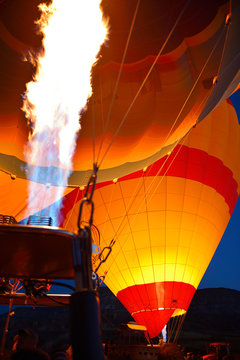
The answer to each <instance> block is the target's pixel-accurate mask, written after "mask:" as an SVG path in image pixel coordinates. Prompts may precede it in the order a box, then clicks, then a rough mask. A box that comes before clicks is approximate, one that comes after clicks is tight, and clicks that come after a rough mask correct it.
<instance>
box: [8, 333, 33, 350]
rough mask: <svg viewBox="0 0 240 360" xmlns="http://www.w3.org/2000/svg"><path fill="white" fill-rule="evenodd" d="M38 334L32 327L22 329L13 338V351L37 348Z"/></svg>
mask: <svg viewBox="0 0 240 360" xmlns="http://www.w3.org/2000/svg"><path fill="white" fill-rule="evenodd" d="M37 343H38V335H37V334H36V333H35V332H34V331H33V330H31V329H20V330H18V334H17V335H16V336H15V337H14V339H13V347H12V350H13V351H19V350H25V349H27V350H35V349H36V348H37Z"/></svg>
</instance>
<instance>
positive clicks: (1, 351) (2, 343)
mask: <svg viewBox="0 0 240 360" xmlns="http://www.w3.org/2000/svg"><path fill="white" fill-rule="evenodd" d="M12 306H13V298H10V300H9V307H8V314H7V319H6V322H5V326H4V330H3V335H2V339H1V347H0V357H1V358H2V359H3V358H4V352H5V344H6V338H7V333H8V327H9V321H10V317H11V311H12Z"/></svg>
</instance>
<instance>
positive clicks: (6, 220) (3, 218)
mask: <svg viewBox="0 0 240 360" xmlns="http://www.w3.org/2000/svg"><path fill="white" fill-rule="evenodd" d="M4 224H17V221H16V219H15V218H14V217H13V216H11V215H2V214H0V225H4Z"/></svg>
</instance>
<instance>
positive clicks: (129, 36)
mask: <svg viewBox="0 0 240 360" xmlns="http://www.w3.org/2000/svg"><path fill="white" fill-rule="evenodd" d="M140 1H141V0H138V2H137V5H136V8H135V11H134V14H133V18H132V22H131V26H130V29H129V33H128V38H127V41H126V45H125V48H124V52H123V56H122V61H121V65H120V69H119V72H118V77H117V80H116V83H115V87H114V91H113V95H112V100H111V104H110V107H109V111H108V115H107V119H106V123H105V127H104V132H103V136H102V141H101V144H100V147H99V150H98V156H97V163H98V161H99V157H100V153H101V150H102V146H103V142H104V139H105V136H106V132H107V129H108V125H109V121H110V117H111V113H112V109H113V104H114V101H115V99H116V95H117V90H118V85H119V81H120V78H121V75H122V69H123V65H124V63H125V59H126V55H127V51H128V46H129V42H130V39H131V36H132V32H133V28H134V25H135V20H136V17H137V13H138V8H139V4H140Z"/></svg>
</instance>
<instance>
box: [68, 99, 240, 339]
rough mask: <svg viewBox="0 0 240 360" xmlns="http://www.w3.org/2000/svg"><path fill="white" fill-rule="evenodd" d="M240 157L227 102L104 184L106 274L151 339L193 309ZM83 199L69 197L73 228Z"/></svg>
mask: <svg viewBox="0 0 240 360" xmlns="http://www.w3.org/2000/svg"><path fill="white" fill-rule="evenodd" d="M239 156H240V126H239V123H238V119H237V116H236V113H235V110H234V107H233V106H232V104H231V103H230V101H225V102H224V103H223V104H221V105H220V106H218V107H217V108H216V109H215V110H214V111H213V112H212V113H211V114H210V115H208V117H207V118H206V119H205V120H204V121H202V122H201V123H199V124H198V125H197V126H196V128H195V129H193V130H192V131H191V133H190V134H189V135H188V136H187V137H186V138H185V139H184V140H183V141H182V142H181V143H180V144H179V145H178V146H177V147H176V148H175V149H174V151H173V152H172V153H171V155H169V156H168V157H165V158H163V159H160V160H159V161H156V162H155V163H153V164H152V165H151V166H149V167H148V168H146V169H144V170H140V171H137V172H134V173H132V174H130V175H127V176H124V177H121V178H119V179H115V180H114V181H109V182H105V183H99V184H97V188H96V190H95V193H94V204H95V212H94V224H95V225H96V226H97V227H98V229H99V231H100V234H101V241H100V247H101V249H103V248H104V247H108V246H109V244H110V242H111V240H112V239H114V240H115V243H114V245H112V252H111V254H110V255H109V257H108V259H107V260H106V262H103V263H102V264H101V266H100V267H99V270H98V274H99V275H100V276H102V277H104V279H105V280H104V281H105V283H106V285H107V286H108V287H109V288H110V289H111V290H112V292H113V293H114V294H115V295H116V296H117V297H118V299H119V300H120V301H121V302H122V303H123V305H124V306H125V307H126V308H127V309H128V311H129V312H130V313H131V315H132V316H133V318H134V319H135V320H136V321H137V322H138V323H139V324H141V325H145V326H146V327H147V329H148V332H149V334H150V336H151V337H154V336H156V335H158V334H159V333H160V331H161V330H162V328H163V327H164V325H165V324H166V323H167V321H168V320H169V318H170V317H171V316H173V315H174V314H176V313H178V314H179V313H181V312H185V311H186V310H187V309H188V306H189V304H190V302H191V299H192V297H193V295H194V293H195V290H196V289H197V287H198V285H199V283H200V281H201V278H202V276H203V274H204V272H205V270H206V269H207V267H208V264H209V262H210V261H211V258H212V256H213V254H214V252H215V250H216V248H217V246H218V244H219V241H220V240H221V237H222V235H223V233H224V231H225V228H226V226H227V224H228V221H229V219H230V217H231V214H232V212H233V209H234V206H235V204H236V202H237V199H238V194H239V187H240V165H239ZM81 197H82V191H81V190H80V189H75V190H74V191H73V192H71V193H69V194H68V195H67V196H66V197H65V200H64V202H63V204H64V208H63V212H62V215H63V216H64V220H63V223H62V225H63V227H65V228H67V229H68V230H71V231H73V230H75V229H76V224H77V216H78V211H79V202H80V201H81V200H80V199H81ZM86 219H88V214H86ZM103 256H104V255H103ZM99 261H100V260H99V259H98V257H95V258H94V269H96V267H97V266H98V264H99Z"/></svg>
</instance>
